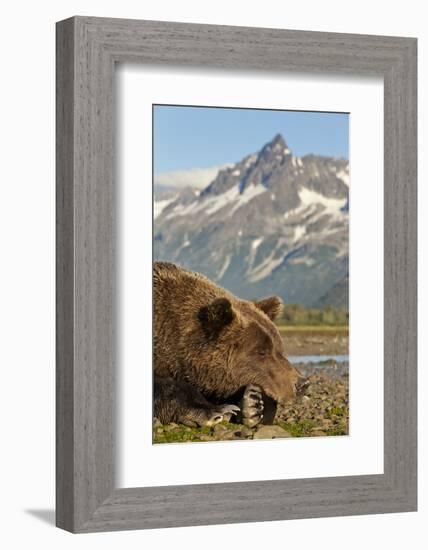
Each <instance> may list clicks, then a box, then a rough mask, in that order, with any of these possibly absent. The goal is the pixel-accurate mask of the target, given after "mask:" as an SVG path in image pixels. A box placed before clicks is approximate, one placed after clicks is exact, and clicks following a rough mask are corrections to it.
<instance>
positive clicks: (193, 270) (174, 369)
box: [153, 105, 349, 443]
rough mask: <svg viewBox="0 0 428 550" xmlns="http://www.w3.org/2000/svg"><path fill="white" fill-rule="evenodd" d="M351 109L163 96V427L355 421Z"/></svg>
mask: <svg viewBox="0 0 428 550" xmlns="http://www.w3.org/2000/svg"><path fill="white" fill-rule="evenodd" d="M348 292H349V114H348V113H332V112H311V111H287V110H268V109H251V108H245V109H244V108H224V107H196V106H181V105H154V106H153V317H154V319H153V331H154V333H153V341H154V366H153V368H154V382H153V442H154V443H180V442H201V441H204V442H207V441H230V440H251V439H274V438H295V437H329V436H343V435H347V434H348V430H349V350H348V342H349V306H348Z"/></svg>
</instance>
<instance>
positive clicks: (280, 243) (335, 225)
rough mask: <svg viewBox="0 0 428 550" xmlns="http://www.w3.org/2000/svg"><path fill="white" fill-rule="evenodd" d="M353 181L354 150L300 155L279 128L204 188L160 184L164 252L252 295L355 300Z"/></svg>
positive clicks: (159, 252) (157, 231) (157, 240)
mask: <svg viewBox="0 0 428 550" xmlns="http://www.w3.org/2000/svg"><path fill="white" fill-rule="evenodd" d="M348 184H349V167H348V161H347V160H344V159H336V158H329V157H321V156H315V155H307V156H304V157H301V158H300V157H296V156H294V155H293V154H292V152H291V151H290V149H289V148H288V147H287V145H286V143H285V141H284V139H283V137H282V136H281V135H277V136H275V137H274V139H273V140H272V141H271V142H269V143H267V144H266V145H265V146H264V147H263V148H262V149H261V151H260V152H258V153H255V154H251V155H248V156H247V157H245V158H244V159H242V160H241V161H240V162H237V163H236V164H235V165H233V166H232V167H228V168H225V169H223V170H220V171H219V173H218V175H217V177H216V178H215V179H214V180H213V181H212V182H211V183H210V184H209V185H208V186H207V187H206V188H205V189H203V190H202V191H196V190H194V189H190V188H187V189H184V190H180V191H175V190H168V191H165V192H158V193H156V195H155V201H154V217H155V222H154V257H155V259H162V260H167V261H172V262H175V263H178V264H180V265H182V266H184V267H187V268H189V269H192V270H195V271H200V272H202V273H204V274H206V275H207V276H208V277H210V278H211V279H212V280H214V281H216V282H217V283H218V284H220V285H221V286H223V287H225V288H227V289H229V290H231V291H232V292H234V293H236V294H237V295H238V296H240V297H242V298H248V299H253V298H259V297H261V296H266V295H268V294H278V295H280V296H281V297H282V298H283V299H284V301H285V302H286V303H302V304H305V305H307V306H314V305H326V304H327V303H334V305H339V306H344V307H347V305H348V304H347V300H348V296H347V291H346V289H347V276H348V215H349V214H348V210H349V188H348ZM335 288H338V289H340V293H339V294H340V296H338V295H337V293H335ZM344 289H345V290H344Z"/></svg>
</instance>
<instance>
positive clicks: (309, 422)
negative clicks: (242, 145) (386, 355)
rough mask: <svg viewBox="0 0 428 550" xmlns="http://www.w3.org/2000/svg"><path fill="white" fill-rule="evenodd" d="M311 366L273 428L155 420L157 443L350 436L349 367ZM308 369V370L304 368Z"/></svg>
mask: <svg viewBox="0 0 428 550" xmlns="http://www.w3.org/2000/svg"><path fill="white" fill-rule="evenodd" d="M336 367H337V368H336V369H334V365H331V364H329V365H325V366H324V367H320V366H317V367H315V366H312V367H311V366H310V365H309V366H308V365H306V368H308V369H311V368H312V369H316V370H315V371H314V372H312V373H310V372H309V371H308V374H306V373H305V375H307V376H308V378H307V381H306V383H305V385H304V387H303V388H302V390H301V392H300V394H299V395H297V396H296V398H295V399H294V400H293V401H291V402H290V403H288V404H287V405H285V406H279V407H278V410H277V413H276V416H275V420H274V424H273V425H271V426H268V425H260V426H257V427H256V428H248V427H246V426H243V425H242V424H234V423H231V422H222V423H220V424H217V425H216V426H213V427H210V428H208V427H204V428H189V427H187V426H183V425H179V424H168V425H161V424H160V423H159V421H156V420H155V423H154V426H153V442H154V443H179V442H186V441H188V442H198V441H200V442H201V441H231V440H245V439H276V438H287V437H322V436H340V435H348V433H349V376H348V369H347V365H341V366H340V367H338V366H336ZM303 368H305V367H303Z"/></svg>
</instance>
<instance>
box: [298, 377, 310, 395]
mask: <svg viewBox="0 0 428 550" xmlns="http://www.w3.org/2000/svg"><path fill="white" fill-rule="evenodd" d="M308 386H309V380H308V378H307V377H302V378H299V379H298V380H297V382H296V393H297V395H304V394H305V393H306V390H307V389H308Z"/></svg>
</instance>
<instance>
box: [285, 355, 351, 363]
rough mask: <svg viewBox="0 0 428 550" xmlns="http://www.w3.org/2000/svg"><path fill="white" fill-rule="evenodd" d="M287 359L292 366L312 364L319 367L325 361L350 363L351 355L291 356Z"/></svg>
mask: <svg viewBox="0 0 428 550" xmlns="http://www.w3.org/2000/svg"><path fill="white" fill-rule="evenodd" d="M287 359H288V360H289V361H290V363H292V364H296V363H312V364H315V365H319V364H320V363H323V362H324V361H335V362H336V363H349V355H291V356H287Z"/></svg>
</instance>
